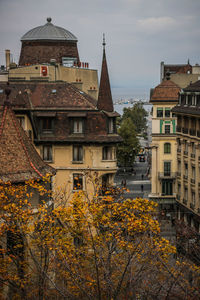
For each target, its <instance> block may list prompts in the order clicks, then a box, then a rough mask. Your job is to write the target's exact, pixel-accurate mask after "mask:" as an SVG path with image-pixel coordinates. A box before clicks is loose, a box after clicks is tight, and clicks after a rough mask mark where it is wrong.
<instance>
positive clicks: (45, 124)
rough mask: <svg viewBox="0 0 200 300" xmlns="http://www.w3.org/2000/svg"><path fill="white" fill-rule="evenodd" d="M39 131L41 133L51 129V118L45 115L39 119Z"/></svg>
mask: <svg viewBox="0 0 200 300" xmlns="http://www.w3.org/2000/svg"><path fill="white" fill-rule="evenodd" d="M41 131H42V132H43V133H45V132H46V133H48V132H52V131H53V118H49V117H45V118H42V119H41Z"/></svg>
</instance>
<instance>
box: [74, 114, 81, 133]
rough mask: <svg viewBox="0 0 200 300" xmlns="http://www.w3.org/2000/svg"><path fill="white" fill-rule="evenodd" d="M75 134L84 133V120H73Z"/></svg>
mask: <svg viewBox="0 0 200 300" xmlns="http://www.w3.org/2000/svg"><path fill="white" fill-rule="evenodd" d="M73 133H83V119H82V118H74V119H73Z"/></svg>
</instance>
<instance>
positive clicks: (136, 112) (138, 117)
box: [122, 103, 148, 134]
mask: <svg viewBox="0 0 200 300" xmlns="http://www.w3.org/2000/svg"><path fill="white" fill-rule="evenodd" d="M147 116H148V113H147V112H146V110H145V109H144V107H143V105H142V103H136V104H134V106H133V107H129V108H124V113H123V116H122V121H124V120H125V119H128V118H130V119H131V121H132V122H133V124H134V125H135V131H136V133H137V134H138V133H142V132H143V131H146V127H147V120H146V117H147Z"/></svg>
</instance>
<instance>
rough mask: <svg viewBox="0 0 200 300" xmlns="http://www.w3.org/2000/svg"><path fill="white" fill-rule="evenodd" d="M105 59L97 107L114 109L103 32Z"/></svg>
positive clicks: (107, 109) (106, 109) (108, 109)
mask: <svg viewBox="0 0 200 300" xmlns="http://www.w3.org/2000/svg"><path fill="white" fill-rule="evenodd" d="M102 45H103V59H102V67H101V79H100V85H99V96H98V102H97V107H98V109H99V110H105V111H113V101H112V94H111V89H110V80H109V74H108V68H107V62H106V51H105V45H106V43H105V35H104V34H103V43H102Z"/></svg>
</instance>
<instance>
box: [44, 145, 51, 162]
mask: <svg viewBox="0 0 200 300" xmlns="http://www.w3.org/2000/svg"><path fill="white" fill-rule="evenodd" d="M43 160H45V161H52V146H51V145H45V146H43Z"/></svg>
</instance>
